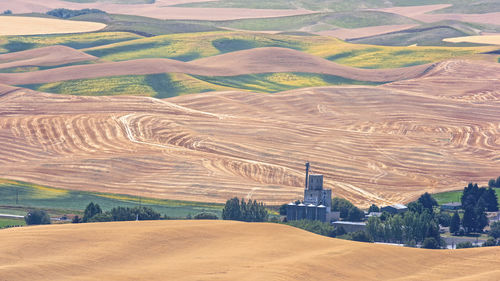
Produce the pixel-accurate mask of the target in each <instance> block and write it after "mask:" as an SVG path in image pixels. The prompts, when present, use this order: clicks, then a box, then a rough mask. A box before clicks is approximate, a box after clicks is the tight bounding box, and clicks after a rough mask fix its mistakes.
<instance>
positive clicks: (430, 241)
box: [422, 237, 439, 249]
mask: <svg viewBox="0 0 500 281" xmlns="http://www.w3.org/2000/svg"><path fill="white" fill-rule="evenodd" d="M422 248H426V249H439V243H438V241H437V240H436V239H435V238H434V237H427V238H425V239H424V243H422Z"/></svg>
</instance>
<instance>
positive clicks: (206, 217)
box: [194, 212, 219, 220]
mask: <svg viewBox="0 0 500 281" xmlns="http://www.w3.org/2000/svg"><path fill="white" fill-rule="evenodd" d="M194 219H195V220H218V219H219V217H218V216H217V215H216V214H214V213H207V212H203V213H199V214H196V215H195V216H194Z"/></svg>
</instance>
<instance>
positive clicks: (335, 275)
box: [0, 221, 500, 281]
mask: <svg viewBox="0 0 500 281" xmlns="http://www.w3.org/2000/svg"><path fill="white" fill-rule="evenodd" d="M124 233H126V234H127V235H123V234H124ZM0 241H1V242H0V245H1V247H2V251H1V252H0V262H1V264H2V278H3V279H5V280H20V281H21V280H33V278H34V276H36V280H166V279H168V280H207V281H210V280H287V281H289V280H297V281H298V280H464V281H465V280H471V281H472V280H474V281H476V280H483V281H493V280H498V276H499V274H500V270H499V266H500V261H499V260H498V255H499V254H500V247H487V248H476V249H462V250H425V249H415V248H403V247H396V246H390V245H380V244H368V243H360V242H352V241H346V240H339V239H335V238H328V237H323V236H319V235H315V234H312V233H309V232H305V231H303V230H300V229H297V228H293V227H290V226H286V225H279V224H271V223H242V222H231V221H143V222H111V223H93V224H67V225H53V226H34V227H22V228H10V229H6V230H1V231H0Z"/></svg>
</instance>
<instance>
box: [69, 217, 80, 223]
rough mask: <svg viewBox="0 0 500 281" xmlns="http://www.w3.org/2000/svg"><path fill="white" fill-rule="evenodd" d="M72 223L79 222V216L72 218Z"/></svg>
mask: <svg viewBox="0 0 500 281" xmlns="http://www.w3.org/2000/svg"><path fill="white" fill-rule="evenodd" d="M71 222H72V223H81V222H82V219H81V218H80V217H79V216H75V217H74V218H73V219H72V220H71Z"/></svg>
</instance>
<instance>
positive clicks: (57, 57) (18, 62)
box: [0, 46, 97, 69]
mask: <svg viewBox="0 0 500 281" xmlns="http://www.w3.org/2000/svg"><path fill="white" fill-rule="evenodd" d="M91 60H97V58H96V57H94V56H91V55H89V54H86V53H84V52H80V51H77V50H75V49H72V48H70V47H66V46H49V47H43V48H38V49H33V50H27V51H21V52H15V53H8V54H3V55H0V69H5V68H10V67H19V66H54V65H63V64H68V63H74V62H81V61H91Z"/></svg>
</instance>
